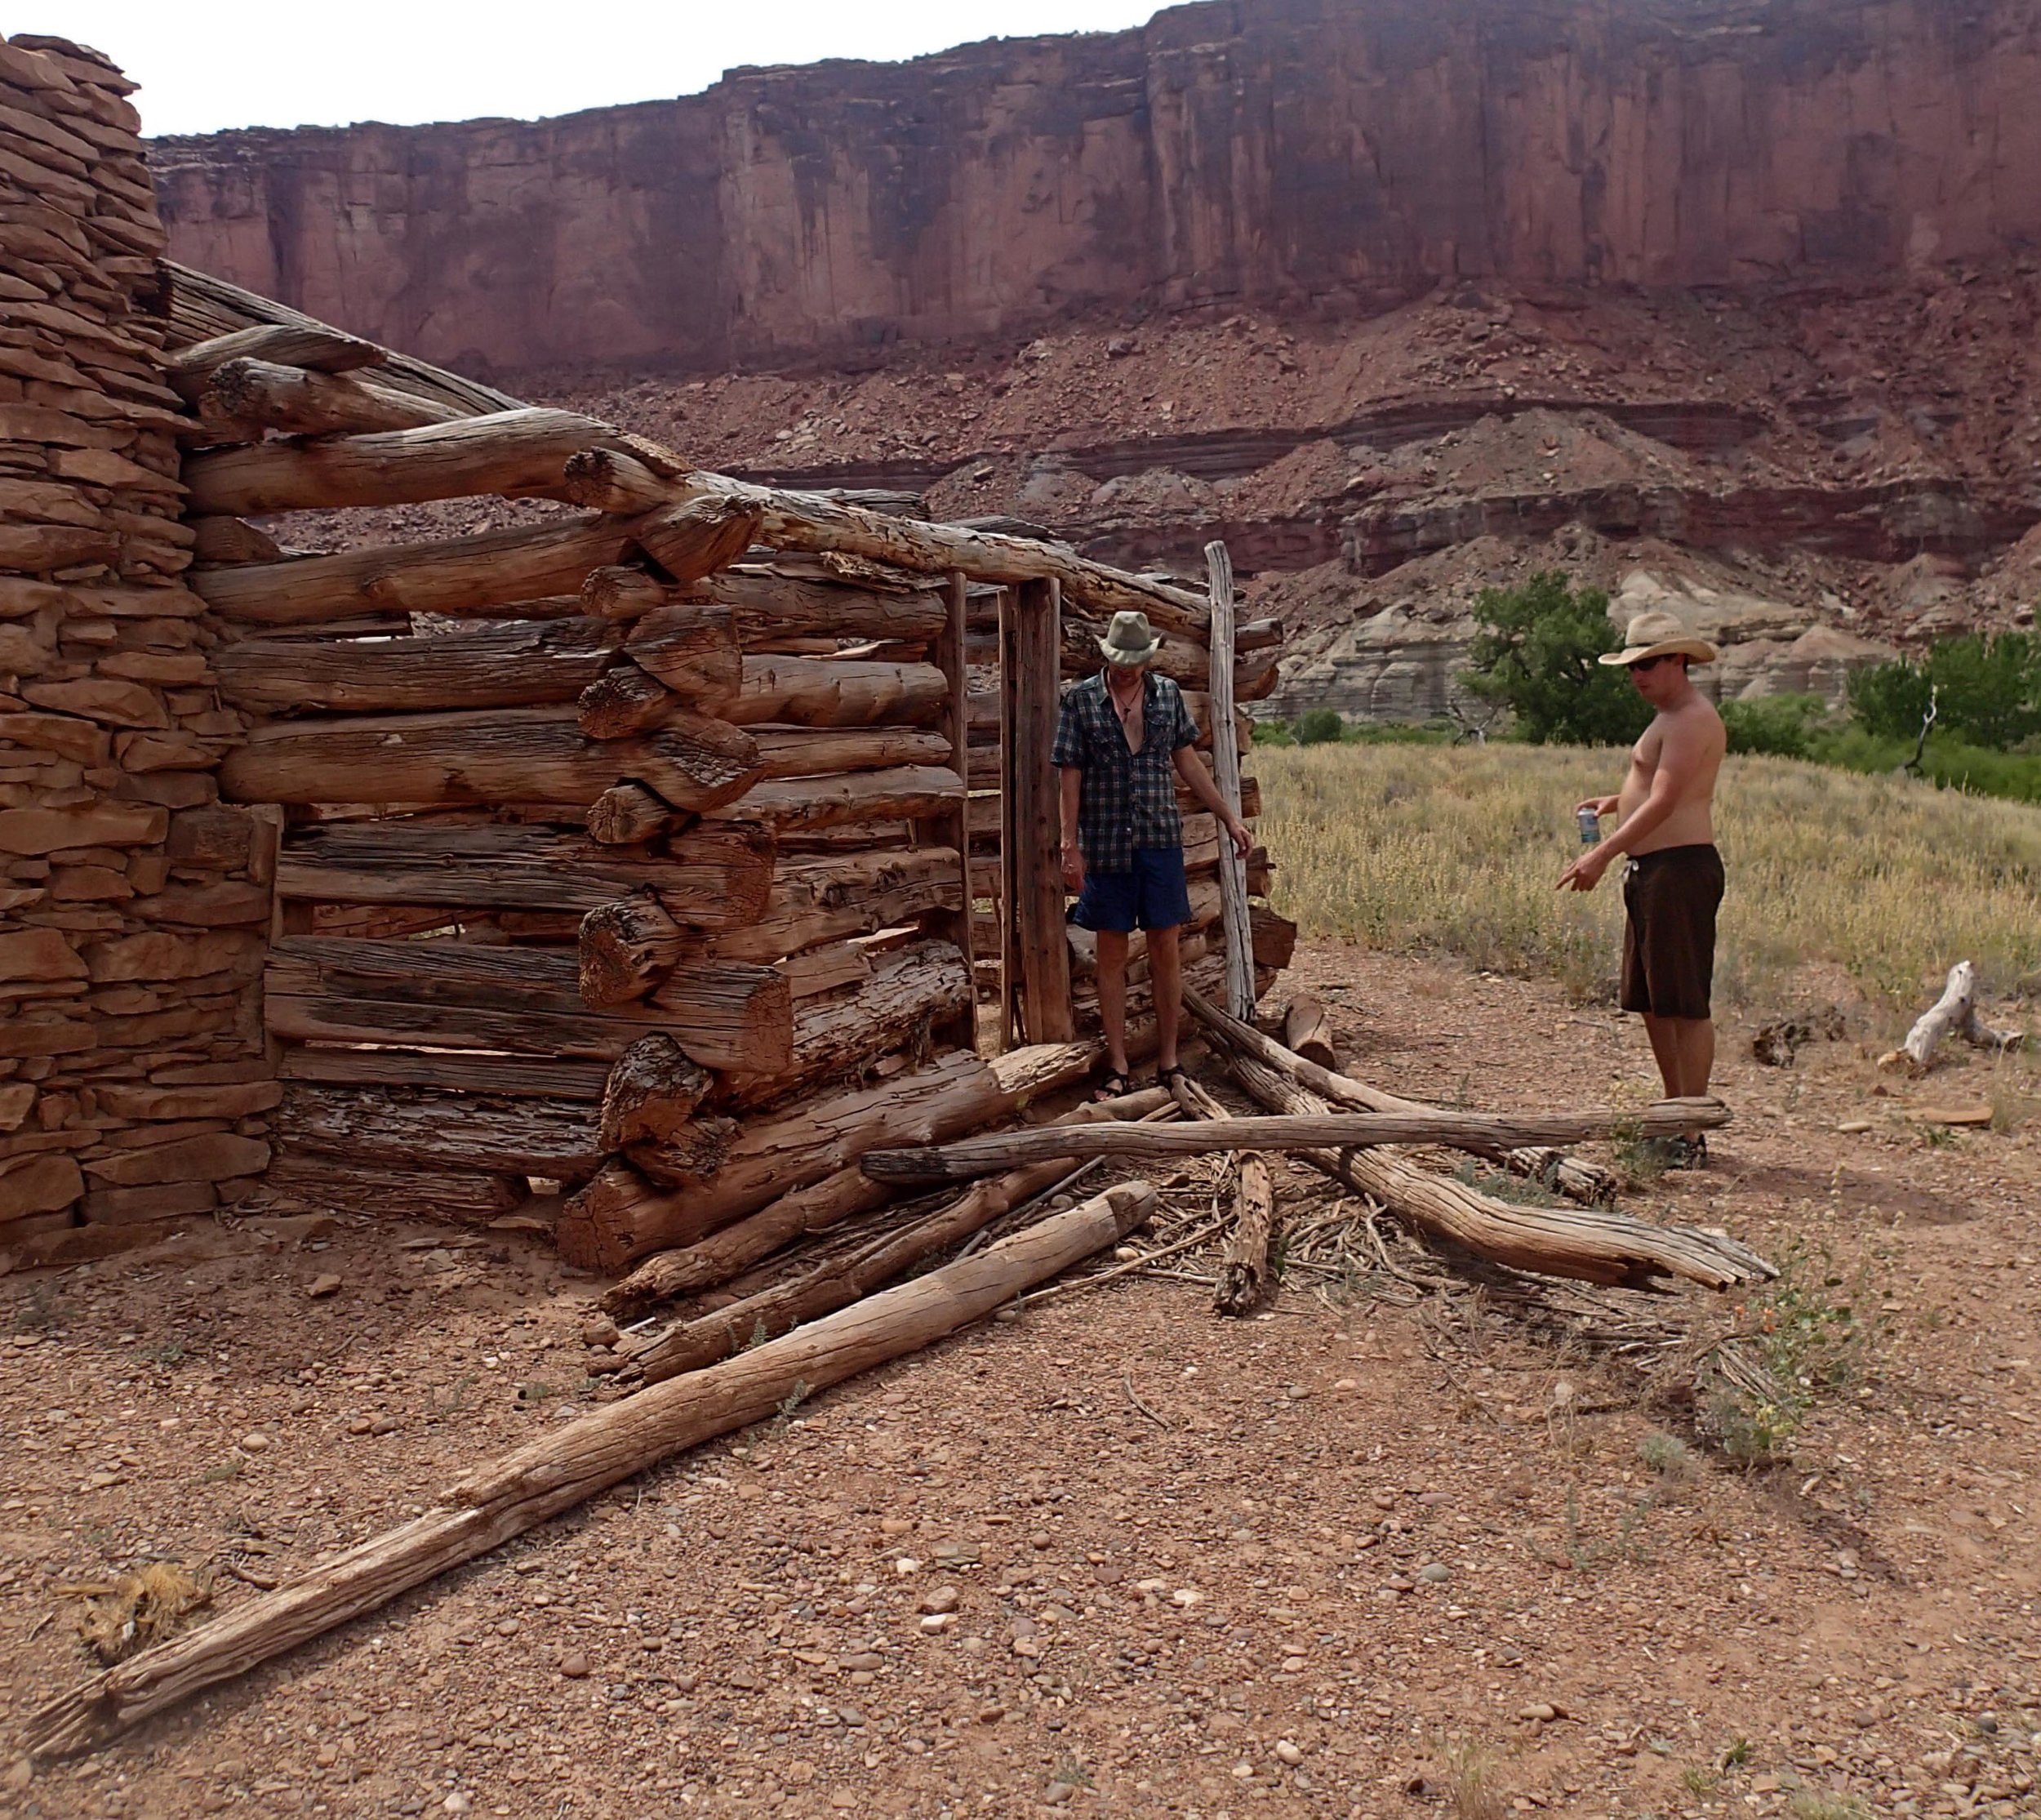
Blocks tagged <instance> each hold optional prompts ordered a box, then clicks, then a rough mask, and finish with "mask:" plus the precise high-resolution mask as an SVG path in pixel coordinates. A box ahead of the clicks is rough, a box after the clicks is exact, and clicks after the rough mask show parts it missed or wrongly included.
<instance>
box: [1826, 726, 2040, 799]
mask: <svg viewBox="0 0 2041 1820" xmlns="http://www.w3.org/2000/svg"><path fill="white" fill-rule="evenodd" d="M1913 755H1914V739H1913V738H1912V737H1911V736H1910V737H1907V738H1905V739H1884V738H1879V737H1878V736H1874V735H1873V734H1872V733H1870V732H1867V731H1866V730H1865V728H1862V727H1859V726H1856V725H1854V724H1851V725H1848V726H1843V727H1836V728H1821V727H1817V728H1815V729H1814V730H1813V732H1812V736H1811V743H1810V749H1809V751H1808V756H1809V757H1810V758H1812V759H1814V760H1815V762H1816V763H1818V764H1827V765H1834V766H1837V767H1838V768H1840V769H1842V770H1844V771H1856V772H1863V773H1865V775H1866V776H1870V777H1878V776H1881V775H1884V774H1888V773H1890V772H1895V771H1897V770H1898V769H1899V768H1900V767H1901V765H1903V764H1905V763H1906V762H1907V760H1909V759H1911V758H1912V757H1913ZM1921 774H1922V776H1923V777H1925V778H1927V779H1928V781H1929V782H1931V783H1936V784H1939V785H1941V786H1942V788H1943V789H1945V790H1963V791H1964V792H1965V793H1966V794H1969V795H1972V796H1997V797H2002V798H2003V799H2005V800H2007V801H2008V802H2012V803H2041V753H2034V752H1990V751H1986V750H1985V749H1984V748H1983V747H1982V746H1977V745H1963V744H1962V743H1961V742H1959V741H1955V740H1945V739H1942V738H1941V737H1940V736H1937V737H1935V738H1933V739H1931V740H1929V741H1928V748H1927V750H1926V751H1925V752H1924V753H1923V754H1922V757H1921Z"/></svg>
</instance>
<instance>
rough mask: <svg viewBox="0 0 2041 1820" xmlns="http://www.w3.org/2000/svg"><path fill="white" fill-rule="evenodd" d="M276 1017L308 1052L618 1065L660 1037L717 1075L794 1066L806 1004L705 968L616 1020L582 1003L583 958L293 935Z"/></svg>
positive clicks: (273, 977) (746, 969)
mask: <svg viewBox="0 0 2041 1820" xmlns="http://www.w3.org/2000/svg"><path fill="white" fill-rule="evenodd" d="M264 1014H265V1020H266V1021H267V1024H268V1027H269V1029H270V1030H272V1031H273V1033H274V1034H275V1035H278V1036H282V1037H288V1038H291V1039H295V1040H296V1041H298V1042H302V1043H389V1044H391V1045H393V1046H394V1047H398V1048H422V1047H427V1046H430V1047H434V1048H447V1049H489V1050H501V1051H507V1052H511V1053H514V1054H520V1055H550V1056H563V1057H585V1058H592V1059H594V1060H598V1061H616V1060H617V1059H618V1058H619V1057H621V1056H622V1055H623V1053H624V1052H625V1050H626V1049H627V1048H629V1047H630V1045H631V1044H632V1043H634V1042H636V1041H637V1039H638V1038H639V1037H641V1036H643V1035H645V1034H646V1030H647V1026H657V1027H658V1028H660V1029H661V1030H665V1032H666V1033H667V1034H668V1035H670V1036H671V1037H673V1039H674V1040H675V1041H676V1042H677V1043H679V1044H680V1046H681V1047H682V1048H683V1049H685V1050H686V1051H687V1053H688V1055H689V1056H690V1057H692V1058H693V1059H694V1060H695V1061H697V1062H699V1063H700V1064H701V1065H702V1066H704V1067H705V1068H736V1067H745V1066H749V1067H754V1068H755V1067H757V1066H758V1061H759V1058H760V1057H765V1058H766V1062H767V1066H785V1061H784V1059H780V1060H775V1059H774V1058H784V1057H786V1056H787V1054H788V1053H789V1049H790V1048H791V1045H792V1042H793V1030H794V1002H793V998H792V995H791V994H790V993H789V991H788V990H787V982H786V981H785V979H783V978H782V977H780V975H779V974H778V973H776V972H774V971H773V970H772V969H771V968H769V967H759V966H755V965H751V964H749V963H742V962H732V961H714V962H711V961H702V962H691V963H688V964H687V965H685V966H682V967H678V968H675V969H674V971H673V972H671V973H669V975H668V976H667V977H666V979H665V981H664V982H662V984H661V986H660V989H659V991H658V994H657V995H656V998H655V999H654V1000H653V1002H652V1003H651V1004H648V1005H644V1006H632V1007H630V1008H628V1009H627V1010H623V1011H620V1012H615V1013H612V1014H610V1015H604V1014H603V1013H601V1012H594V1011H591V1010H589V1008H588V1007H587V1006H586V1005H585V1003H584V1002H583V1000H582V998H581V994H580V969H579V967H578V965H577V963H576V957H575V956H574V955H572V954H560V953H557V952H554V951H551V950H545V949H539V948H495V947H483V946H479V945H478V944H475V943H471V942H453V941H362V940H355V939H350V938H345V937H313V936H291V937H285V938H284V939H282V940H281V941H277V942H274V943H273V944H272V946H271V947H270V950H269V968H268V971H267V973H266V975H265V984H264Z"/></svg>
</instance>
